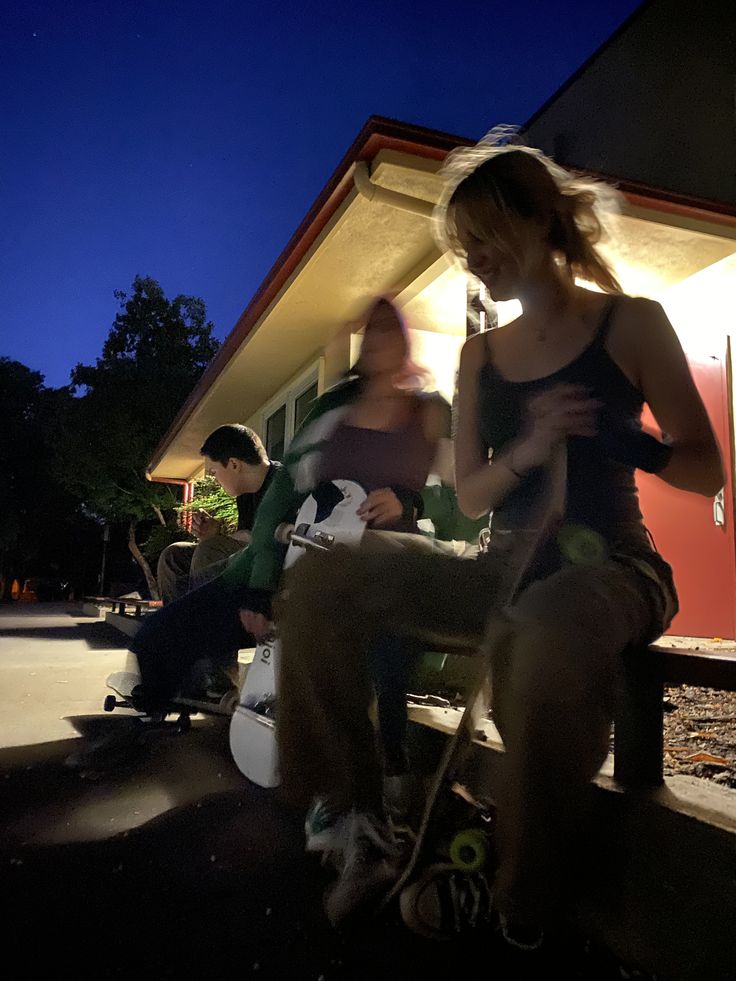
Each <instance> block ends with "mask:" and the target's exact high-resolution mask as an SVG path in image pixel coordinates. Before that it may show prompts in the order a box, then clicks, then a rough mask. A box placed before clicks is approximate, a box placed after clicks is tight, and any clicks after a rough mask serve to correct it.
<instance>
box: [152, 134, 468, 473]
mask: <svg viewBox="0 0 736 981" xmlns="http://www.w3.org/2000/svg"><path fill="white" fill-rule="evenodd" d="M467 142H468V141H467V140H464V139H463V138H462V137H458V136H452V135H450V134H447V133H441V132H439V131H436V130H430V129H425V128H423V127H419V126H412V125H408V124H405V123H400V122H396V121H394V120H391V119H386V118H383V117H379V116H372V117H371V118H370V119H369V120H368V121H367V123H366V124H365V126H364V127H363V129H362V130H361V131H360V133H359V134H358V136H357V138H356V140H355V141H354V143H353V144H352V146H351V147H350V148H349V150H348V151H347V153H346V154H345V156H344V157H343V159H342V160H341V161H340V163H339V165H338V167H337V168H336V170H335V172H334V173H333V175H332V177H331V178H330V180H329V181H328V183H327V185H326V186H325V188H324V190H323V191H322V192H321V194H320V195H319V196H318V198H317V199H316V201H315V202H314V204H313V205H312V207H311V209H310V210H309V212H308V214H307V215H306V217H305V218H304V220H303V221H302V222H301V224H300V225H299V227H298V228H297V230H296V231H295V232H294V234H293V235H292V237H291V239H290V240H289V242H288V244H287V245H286V247H285V248H284V250H283V252H282V253H281V255H280V256H279V257H278V259H277V260H276V262H275V263H274V264H273V266H272V268H271V269H270V271H269V273H268V275H267V276H266V278H265V279H264V281H263V283H262V284H261V286H260V287H259V289H258V290H257V292H256V293H255V295H254V296H253V298H252V299H251V301H250V303H249V304H248V306H247V307H246V309H245V310H244V311H243V313H242V315H241V316H240V318H239V319H238V321H237V323H236V324H235V326H234V328H233V329H232V331H231V332H230V334H229V335H228V337H227V338H226V340H225V341H224V343H223V345H222V347H221V348H220V350H219V351H218V353H217V355H216V356H215V358H214V359H213V360H212V362H211V363H210V364H209V365H208V367H207V369H206V371H205V372H204V374H203V375H202V377H201V378H200V380H199V382H198V383H197V385H196V386H195V388H194V389H193V391H192V393H191V395H190V396H189V398H188V399H187V401H186V402H185V403H184V405H183V406H182V408H181V409H180V411H179V412H178V414H177V415H176V417H175V419H174V420H173V422H172V424H171V426H170V427H169V430H168V432H167V433H166V435H165V436H164V438H163V439H162V441H161V443H160V444H159V446H158V447H157V449H156V451H155V453H154V456H153V459H152V460H151V462H150V464H149V467H148V476H149V478H150V479H152V480H163V481H165V480H169V479H182V478H183V479H186V480H188V479H191V478H192V477H193V476H194V475H195V474H196V473H197V472H198V471H199V470H200V469H201V457H200V456H199V446H201V444H202V442H203V440H204V438H205V437H206V436H207V434H208V433H209V432H210V431H211V430H212V429H214V428H215V427H216V426H218V425H221V424H222V423H223V422H224V421H243V420H245V419H247V418H249V417H250V415H252V413H253V412H254V411H256V410H257V409H258V408H259V406H260V405H262V404H263V402H264V401H266V400H267V399H268V398H269V396H270V395H271V394H273V392H274V391H275V390H276V389H277V388H278V387H279V385H280V384H283V383H284V382H285V381H286V380H287V379H288V378H289V377H291V376H292V375H293V374H294V373H295V372H297V371H298V370H299V369H300V368H301V367H303V366H304V365H305V363H306V362H307V361H308V359H309V358H310V357H312V358H313V357H314V354H315V351H316V350H317V349H318V348H319V346H320V345H323V344H324V343H326V342H327V341H328V340H329V338H330V336H331V335H332V334H334V332H335V331H336V330H337V329H338V328H339V326H340V325H341V324H342V323H344V322H346V321H348V320H350V319H353V318H355V317H356V316H357V315H358V314H359V313H360V312H361V309H362V307H363V306H364V305H365V302H366V299H367V298H368V297H369V296H371V295H376V294H378V293H381V292H385V291H388V290H392V289H395V288H396V287H397V285H399V284H400V282H401V280H402V278H406V277H410V276H411V275H412V274H413V273H414V272H415V271H416V272H417V273H418V272H420V271H421V267H426V266H427V265H430V264H431V263H432V262H434V261H436V260H437V259H438V258H439V253H437V251H436V247H435V246H434V243H433V240H432V234H431V226H430V222H428V221H427V220H426V218H424V217H421V216H420V215H417V214H410V213H405V212H399V211H396V210H395V209H394V208H391V207H388V206H387V205H385V204H380V203H378V202H371V201H368V200H367V199H366V198H365V197H363V196H361V195H360V194H359V193H358V191H357V190H356V188H355V185H354V181H353V173H354V168H355V165H356V164H357V163H359V162H365V163H367V164H368V165H369V167H370V174H371V180H372V181H373V182H375V183H376V184H377V185H379V186H382V187H387V188H389V189H391V190H394V191H398V192H400V193H404V194H408V195H410V196H411V197H415V198H420V199H424V200H426V201H429V202H434V201H436V198H437V195H438V193H439V190H440V186H441V185H440V181H439V178H438V177H437V176H436V174H437V170H438V169H439V165H440V163H441V161H442V160H443V159H444V157H445V156H446V155H447V153H448V152H449V151H450V150H451V149H453V148H454V147H456V146H458V145H461V144H464V143H467ZM246 352H247V355H246ZM246 356H247V365H248V370H247V379H246V377H245V375H246V372H245V370H244V367H243V366H244V364H245V360H244V359H245V358H246Z"/></svg>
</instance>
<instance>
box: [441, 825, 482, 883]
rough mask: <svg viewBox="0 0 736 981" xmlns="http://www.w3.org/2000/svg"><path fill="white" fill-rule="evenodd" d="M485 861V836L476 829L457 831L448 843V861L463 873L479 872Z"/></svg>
mask: <svg viewBox="0 0 736 981" xmlns="http://www.w3.org/2000/svg"><path fill="white" fill-rule="evenodd" d="M487 859H488V846H487V844H486V836H485V835H484V834H483V832H482V831H481V830H480V829H478V828H468V829H467V830H465V831H458V833H457V834H456V835H455V837H454V838H453V839H452V841H451V842H450V861H451V862H452V864H453V865H454V866H455V868H457V869H461V870H462V871H463V872H480V870H481V869H482V868H483V866H484V865H485V864H486V861H487Z"/></svg>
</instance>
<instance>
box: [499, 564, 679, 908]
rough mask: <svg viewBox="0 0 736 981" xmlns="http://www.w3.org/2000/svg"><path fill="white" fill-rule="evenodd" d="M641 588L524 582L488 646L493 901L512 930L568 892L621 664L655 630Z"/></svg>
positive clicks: (595, 581)
mask: <svg viewBox="0 0 736 981" xmlns="http://www.w3.org/2000/svg"><path fill="white" fill-rule="evenodd" d="M661 614H662V609H661V603H660V602H658V598H657V595H656V589H655V588H654V587H653V585H652V584H651V583H647V581H646V580H645V579H644V578H643V577H641V576H640V575H639V574H637V573H636V572H634V571H633V570H632V569H631V568H629V567H627V566H625V565H623V564H620V563H618V562H615V561H609V562H606V563H603V564H601V565H600V566H574V567H570V568H566V569H564V570H562V571H561V572H559V573H557V574H555V575H553V576H550V577H549V578H548V579H545V580H542V581H540V582H537V583H534V584H533V585H532V586H530V587H529V588H528V589H527V590H526V591H525V592H524V593H523V594H522V596H521V597H520V598H519V600H518V602H517V604H516V605H515V606H514V607H513V609H512V610H511V612H510V618H511V622H512V627H513V632H512V633H510V634H507V635H506V643H500V644H496V645H495V646H494V647H493V671H492V679H493V682H492V687H493V710H494V718H495V721H496V724H497V725H498V728H499V730H500V732H501V735H502V737H503V740H504V745H505V749H506V755H505V766H506V776H505V781H504V788H505V791H504V795H503V797H502V799H501V800H500V801H499V851H500V857H501V864H500V868H499V872H498V877H497V882H496V889H495V900H496V904H497V906H498V908H499V910H500V911H501V913H502V914H503V915H504V916H505V917H507V918H509V919H510V920H511V921H512V922H514V923H517V924H519V923H520V924H528V923H535V922H536V923H540V922H544V921H545V920H548V919H550V918H554V916H555V913H556V912H558V911H559V908H560V904H561V902H562V901H563V900H564V898H565V895H566V894H569V890H570V888H571V887H572V885H573V882H574V868H573V862H574V859H575V842H576V840H578V841H579V840H583V839H582V838H580V837H578V836H580V835H581V834H582V832H584V830H585V827H586V823H585V815H586V811H587V807H588V804H589V801H590V795H591V793H592V788H591V781H592V779H593V777H594V776H595V774H596V773H597V771H598V769H599V768H600V766H601V764H602V763H603V761H604V760H605V758H606V755H607V751H608V739H609V734H610V726H611V720H612V717H613V709H614V700H615V697H616V692H617V689H618V680H619V670H620V658H621V655H622V653H623V652H624V650H625V649H626V648H627V647H629V646H630V645H632V644H636V643H646V642H647V641H650V640H651V639H652V638H653V637H654V636H656V635H657V634H658V633H659V632H660V630H661V629H662V628H663V626H664V625H663V624H662V622H661Z"/></svg>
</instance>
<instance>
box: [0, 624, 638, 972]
mask: <svg viewBox="0 0 736 981" xmlns="http://www.w3.org/2000/svg"><path fill="white" fill-rule="evenodd" d="M124 661H125V650H124V648H123V646H122V642H121V635H120V634H118V633H117V632H115V631H113V630H111V628H109V627H107V626H106V625H105V624H104V623H103V622H101V621H90V620H88V619H83V618H81V617H80V616H79V615H78V614H77V613H75V610H74V609H73V608H71V607H70V608H65V607H51V606H49V607H41V606H34V607H26V608H17V607H16V608H10V607H4V608H0V690H1V691H2V693H3V718H2V721H1V722H0V788H1V790H2V793H1V794H0V829H2V837H1V841H2V844H0V868H2V869H3V871H4V873H5V875H4V876H3V885H4V886H5V888H4V890H3V892H4V895H5V896H6V897H7V899H8V900H9V903H8V902H6V908H8V909H9V912H8V914H7V915H6V917H5V918H4V925H5V927H6V930H7V933H6V938H7V939H6V947H7V944H8V942H10V944H12V947H13V949H14V950H15V951H16V952H18V953H20V955H21V957H22V961H21V963H20V964H19V966H18V967H17V968H16V969H15V973H11V974H9V975H7V976H8V977H13V978H26V977H37V976H38V975H39V974H40V973H41V971H42V970H47V971H53V976H64V974H66V973H67V972H68V973H69V975H70V976H72V977H76V978H81V979H86V978H96V977H98V976H112V977H122V976H123V975H125V976H133V977H137V978H149V977H150V978H161V977H174V976H177V977H181V976H189V975H190V974H195V975H197V974H200V973H204V972H206V973H207V975H208V976H209V977H212V978H230V977H237V978H243V977H246V978H249V977H253V978H258V979H260V978H284V979H295V981H301V979H314V981H318V979H320V978H322V979H323V981H338V979H351V978H355V979H362V978H381V979H393V978H415V977H416V978H423V979H433V978H443V979H445V978H447V977H454V976H456V975H457V972H458V970H459V969H460V968H462V967H470V965H471V964H473V965H474V966H476V970H477V969H480V970H481V972H483V973H485V972H486V971H487V972H488V975H489V976H491V977H495V978H512V977H513V978H516V977H519V975H520V972H521V971H522V970H523V971H524V973H533V974H536V976H538V977H550V976H552V974H553V973H554V974H558V973H561V974H562V975H563V977H569V978H572V977H586V978H608V977H619V976H620V975H619V972H618V969H617V968H615V967H613V966H612V965H610V964H609V963H608V961H607V959H606V958H605V956H604V955H602V954H600V955H599V954H596V955H595V956H594V957H591V956H583V954H582V952H581V949H580V947H579V945H577V944H572V945H570V944H567V943H566V944H564V945H563V944H561V945H559V946H558V947H556V948H555V949H553V950H551V951H550V952H549V953H548V954H546V955H545V957H544V960H539V961H538V962H537V961H534V960H533V959H532V961H531V962H530V961H529V960H528V956H527V960H526V961H525V964H524V966H523V968H522V967H520V966H519V964H518V962H517V961H515V960H514V958H511V955H510V953H509V952H507V951H506V950H505V949H502V948H501V946H500V944H499V942H498V940H497V939H495V938H494V936H493V935H492V934H490V933H488V932H485V933H483V934H479V935H477V936H475V937H474V938H473V939H472V941H469V942H467V943H465V944H458V943H453V944H446V945H437V944H434V943H431V942H428V941H422V940H419V939H417V938H415V937H414V936H412V935H411V934H409V933H407V932H406V931H405V930H404V929H403V928H402V927H401V926H400V924H399V923H398V922H397V917H396V916H395V915H394V916H388V917H386V918H384V919H382V920H376V919H372V920H370V921H368V923H367V924H366V925H365V927H364V928H363V929H362V930H361V931H360V932H355V933H353V934H351V935H347V936H341V935H338V934H336V933H335V932H334V931H332V930H330V929H329V927H328V926H327V924H326V922H325V920H324V918H323V916H322V913H321V902H320V896H321V893H322V890H323V888H324V885H325V879H324V875H323V873H322V871H321V870H320V869H319V867H318V866H317V865H315V864H314V862H313V861H312V860H308V859H307V858H306V857H305V855H304V852H303V842H302V835H301V818H300V816H299V815H295V814H293V813H290V812H289V811H288V810H286V809H285V808H284V807H283V806H282V805H280V804H279V802H278V800H277V798H276V796H275V794H274V793H273V792H269V791H264V790H261V789H259V788H257V787H254V786H253V785H251V784H249V783H248V781H246V780H245V779H244V778H243V777H242V776H241V775H240V774H239V772H238V771H237V769H236V768H235V766H234V764H233V763H232V761H231V759H230V757H229V753H228V751H227V728H226V725H225V724H224V723H223V721H222V720H202V721H200V722H195V725H194V728H193V730H192V731H191V732H190V733H188V734H186V735H167V736H165V737H161V738H158V739H156V740H154V741H152V742H151V744H150V745H148V746H147V747H145V749H144V751H143V752H142V755H141V757H140V759H139V760H137V761H136V763H135V764H134V765H128V766H126V767H124V768H120V769H119V770H117V771H113V772H108V773H107V774H106V775H104V776H103V777H102V778H100V779H95V780H91V779H83V778H81V777H80V776H79V775H78V774H76V773H74V772H70V771H69V770H68V769H67V768H65V766H64V763H63V761H64V759H65V757H66V756H67V755H68V754H69V753H70V752H71V751H72V750H73V749H74V748H75V746H78V745H79V742H78V740H79V735H78V732H77V730H78V729H85V728H88V726H89V725H90V722H89V717H90V716H94V717H97V722H95V724H96V725H97V724H103V725H108V724H115V721H114V717H102V722H101V723H100V722H99V717H100V716H101V715H102V713H101V711H100V708H101V698H102V696H103V695H104V693H105V692H104V679H105V677H106V675H107V674H108V673H109V672H110V671H113V670H118V669H120V668H122V666H123V664H124ZM532 957H533V958H534V957H536V955H532ZM479 960H480V964H479V963H478V961H479Z"/></svg>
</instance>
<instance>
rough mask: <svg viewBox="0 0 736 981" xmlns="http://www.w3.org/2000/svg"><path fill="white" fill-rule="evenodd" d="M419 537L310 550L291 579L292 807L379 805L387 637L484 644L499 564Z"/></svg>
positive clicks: (284, 666)
mask: <svg viewBox="0 0 736 981" xmlns="http://www.w3.org/2000/svg"><path fill="white" fill-rule="evenodd" d="M415 538H417V536H414V535H403V536H402V535H395V536H382V535H381V536H379V535H371V533H366V535H365V536H364V542H363V545H362V546H361V549H360V551H358V552H352V551H348V550H346V549H335V550H333V551H331V552H330V553H329V554H326V553H317V554H315V553H311V552H310V553H308V554H306V555H305V556H304V557H303V558H302V559H300V560H299V562H297V563H296V564H295V566H294V567H293V568H292V569H290V570H289V572H288V573H287V575H286V577H285V594H288V595H287V596H286V602H279V607H280V608H279V609H278V610H277V613H278V625H279V637H280V642H281V648H282V658H281V678H280V691H279V723H278V724H279V751H280V756H281V776H282V789H283V791H284V793H285V795H286V796H287V797H289V798H290V799H291V800H292V801H293V802H294V803H300V804H302V805H304V806H306V805H307V804H308V803H309V801H310V799H311V798H312V797H313V796H314V795H318V796H329V797H330V798H331V799H333V800H335V801H336V802H337V804H338V805H339V806H340V807H341V808H343V809H344V810H350V809H351V808H356V807H357V808H362V809H371V808H375V807H378V806H380V790H381V772H380V766H379V757H378V754H377V751H376V744H375V734H374V730H373V726H372V725H371V722H370V720H369V716H368V710H369V705H370V701H371V698H372V684H371V677H370V672H369V669H368V659H367V651H368V649H369V648H370V647H371V646H372V645H373V643H374V642H375V639H376V638H377V637H378V636H379V635H385V634H387V633H388V634H393V635H395V636H399V637H407V636H417V637H418V639H420V640H431V641H433V642H438V641H441V640H443V639H445V640H449V639H464V640H466V641H467V642H468V643H470V644H475V643H478V642H479V641H480V639H481V637H482V635H483V629H484V625H485V620H486V616H487V611H488V607H489V606H490V605H491V603H492V598H493V596H494V591H495V588H496V585H497V582H498V575H497V572H496V571H495V570H494V567H493V563H490V562H485V561H480V560H479V561H478V562H467V561H463V560H460V559H454V558H450V557H446V556H441V555H440V556H438V555H437V554H436V553H433V551H432V546H431V543H430V542H427V545H426V548H422V549H421V550H419V549H418V548H412V547H410V546H411V545H412V544H415V543H409V542H406V541H405V540H406V539H415ZM420 541H421V540H420Z"/></svg>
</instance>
